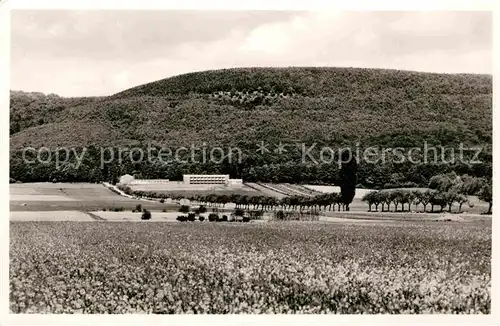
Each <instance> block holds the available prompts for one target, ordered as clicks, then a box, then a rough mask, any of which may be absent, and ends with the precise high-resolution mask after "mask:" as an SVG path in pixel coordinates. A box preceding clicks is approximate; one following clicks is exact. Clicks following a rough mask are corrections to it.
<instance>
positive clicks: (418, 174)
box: [10, 68, 492, 188]
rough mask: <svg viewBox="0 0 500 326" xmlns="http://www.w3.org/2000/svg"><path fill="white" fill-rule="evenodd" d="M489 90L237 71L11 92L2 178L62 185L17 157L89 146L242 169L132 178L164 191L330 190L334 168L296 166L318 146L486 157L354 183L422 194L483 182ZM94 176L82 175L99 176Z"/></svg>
mask: <svg viewBox="0 0 500 326" xmlns="http://www.w3.org/2000/svg"><path fill="white" fill-rule="evenodd" d="M491 89H492V78H491V76H489V75H468V74H455V75H453V74H430V73H418V72H408V71H397V70H381V69H354V68H238V69H227V70H217V71H205V72H199V73H190V74H185V75H180V76H176V77H172V78H167V79H164V80H160V81H157V82H153V83H149V84H145V85H141V86H138V87H135V88H132V89H129V90H126V91H124V92H121V93H118V94H115V95H113V96H109V97H101V98H97V97H96V98H62V97H58V96H54V95H43V94H30V93H22V92H21V93H19V92H12V93H11V111H10V114H11V128H10V129H11V137H10V145H11V153H13V154H12V155H11V177H13V178H14V179H17V180H32V181H33V180H37V178H42V179H44V180H47V179H48V180H50V179H52V178H53V177H52V176H51V175H52V174H54V175H58V173H59V174H61V173H62V174H63V175H66V174H65V173H66V172H64V173H63V172H61V171H58V172H57V173H56V172H54V171H52V167H51V168H49V169H47V173H45V174H44V176H43V177H41V176H37V175H38V174H37V173H35V172H33V171H31V169H32V168H33V167H30V166H23V165H22V164H23V163H22V162H20V161H19V159H18V158H19V153H17V154H16V153H15V152H16V151H18V150H19V149H22V148H24V147H26V146H33V147H37V148H39V147H42V146H46V147H49V148H52V149H55V148H57V147H76V148H81V147H89V146H93V147H94V148H96V151H97V153H99V148H100V147H107V146H111V147H113V148H115V149H116V148H118V147H129V148H131V147H135V146H138V147H141V148H145V147H146V146H147V145H148V144H153V145H158V146H164V147H168V148H170V149H172V150H175V149H176V148H179V147H182V146H186V147H189V146H191V145H195V146H202V145H203V144H206V146H207V147H208V148H212V147H215V146H223V147H226V148H227V147H238V148H240V149H241V150H242V151H243V160H242V161H241V162H239V163H238V164H234V163H233V164H225V165H224V164H221V165H218V166H214V165H213V164H191V163H189V164H177V165H176V166H174V167H172V166H168V167H163V168H159V167H158V166H149V165H148V164H143V165H141V166H140V169H142V171H143V172H144V173H145V174H146V175H148V176H149V177H159V178H162V177H167V178H170V179H172V180H175V179H176V176H178V174H179V173H180V171H184V172H186V173H187V172H189V171H191V172H193V173H202V172H203V173H205V172H206V173H209V172H210V171H214V172H216V171H221V172H226V173H229V174H231V176H232V177H243V178H244V179H246V180H249V181H262V182H289V183H295V182H299V181H301V182H306V181H307V182H309V183H311V182H312V183H334V182H336V181H338V173H337V172H335V171H336V170H335V167H332V166H333V164H319V165H318V164H313V163H312V162H305V163H303V162H300V158H301V153H300V146H301V145H304V146H306V147H310V146H314V149H313V150H312V153H313V155H314V156H315V157H318V153H319V152H320V150H321V148H322V147H323V146H328V147H331V148H332V149H334V150H335V149H337V148H340V147H346V146H349V147H353V146H358V145H357V144H359V146H360V148H361V149H363V148H367V147H370V146H378V147H380V148H394V147H404V148H410V147H422V146H423V145H424V143H427V144H428V145H429V146H438V145H441V146H444V147H447V148H454V149H457V148H458V146H459V144H461V143H463V144H464V145H465V146H480V147H483V151H482V153H481V161H482V162H483V163H482V164H477V165H473V166H466V165H463V164H451V165H450V164H448V165H443V166H439V165H436V166H435V165H433V164H413V165H409V164H406V165H405V164H400V165H395V164H385V165H373V164H371V165H367V164H361V165H360V168H359V170H358V178H359V180H360V181H359V182H358V183H361V184H362V185H364V186H366V187H379V188H381V187H384V186H385V185H386V184H398V185H399V184H404V183H408V182H412V183H414V184H417V185H422V184H427V182H428V181H429V178H430V177H432V176H433V175H435V174H438V173H447V172H451V171H455V172H456V173H460V174H464V173H467V174H470V175H472V176H477V177H487V178H490V177H491V160H492V155H491V143H492V138H491V137H492V117H491V115H492V95H491ZM263 141H264V142H266V143H267V144H268V146H269V149H270V152H269V153H267V154H266V155H261V154H259V153H256V145H257V144H259V143H261V142H263ZM280 142H281V143H283V144H285V145H286V146H287V147H286V152H285V153H281V154H277V153H276V152H274V151H273V150H275V146H276V145H277V144H279V143H280ZM98 161H99V155H98V154H96V155H93V156H92V157H90V158H89V159H88V161H86V163H85V166H86V168H88V169H90V170H92V171H94V170H95V169H97V170H99V169H100V164H99V162H98ZM125 167H128V166H127V165H126V164H125V163H124V164H122V167H121V168H120V169H121V170H125V171H124V173H129V172H130V171H128V170H127V169H125ZM36 169H38V167H37V168H36ZM132 169H134V168H133V167H132ZM97 170H96V172H95V173H93V174H90V175H94V174H95V175H96V176H98V175H101V172H102V171H101V172H97ZM12 171H17V172H15V173H14V172H12ZM69 171H70V170H69ZM68 173H69V172H68ZM72 173H73V172H71V173H69V174H68V175H72ZM78 175H80V176H81V178H89V177H88V176H86V175H85V174H78ZM105 175H106V176H105V177H106V178H108V177H111V176H110V175H107V174H106V173H105ZM401 175H403V177H401ZM79 178H80V177H79ZM71 179H72V180H73V179H75V178H74V177H71ZM92 179H93V177H92Z"/></svg>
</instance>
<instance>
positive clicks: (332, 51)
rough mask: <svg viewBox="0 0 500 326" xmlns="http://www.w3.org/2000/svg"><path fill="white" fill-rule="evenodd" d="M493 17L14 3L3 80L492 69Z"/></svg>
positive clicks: (31, 84) (62, 89)
mask: <svg viewBox="0 0 500 326" xmlns="http://www.w3.org/2000/svg"><path fill="white" fill-rule="evenodd" d="M492 21H493V19H492V13H491V12H488V11H482V12H481V11H468V12H464V11H429V12H418V11H407V12H402V11H399V12H397V11H391V12H383V11H338V10H323V11H202V10H197V11H186V10H163V11H152V10H140V11H122V10H90V11H79V10H13V11H12V15H11V56H10V57H11V66H10V68H11V69H10V70H11V87H10V88H11V89H22V90H36V91H38V92H41V93H44V94H45V93H54V94H58V95H60V96H63V97H89V96H109V95H112V94H116V93H119V92H120V91H123V90H126V89H129V88H131V87H135V86H137V85H142V84H146V83H149V82H153V81H156V80H161V79H165V78H169V77H173V76H176V75H179V74H183V73H190V72H197V71H206V70H218V69H222V68H226V69H228V68H233V67H234V68H236V67H290V66H294V67H346V68H347V67H358V68H368V67H370V68H373V69H396V70H405V71H418V72H429V73H448V74H459V73H461V74H464V73H465V74H492V72H493V65H492V63H493V54H492V52H493V51H492V47H493V36H492V34H493V31H492Z"/></svg>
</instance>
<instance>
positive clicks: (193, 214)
mask: <svg viewBox="0 0 500 326" xmlns="http://www.w3.org/2000/svg"><path fill="white" fill-rule="evenodd" d="M187 220H188V221H189V222H194V221H196V215H195V213H189V214H188V217H187Z"/></svg>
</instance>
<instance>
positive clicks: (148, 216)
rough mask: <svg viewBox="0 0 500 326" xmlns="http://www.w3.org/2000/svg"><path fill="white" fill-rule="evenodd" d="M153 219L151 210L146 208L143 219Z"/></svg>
mask: <svg viewBox="0 0 500 326" xmlns="http://www.w3.org/2000/svg"><path fill="white" fill-rule="evenodd" d="M150 219H151V212H150V211H148V210H147V209H144V211H143V212H142V216H141V220H150Z"/></svg>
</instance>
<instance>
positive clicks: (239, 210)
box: [234, 208, 245, 216]
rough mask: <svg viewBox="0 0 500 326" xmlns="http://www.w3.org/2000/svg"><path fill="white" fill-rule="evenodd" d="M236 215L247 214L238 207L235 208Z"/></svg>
mask: <svg viewBox="0 0 500 326" xmlns="http://www.w3.org/2000/svg"><path fill="white" fill-rule="evenodd" d="M234 215H236V216H243V215H245V212H244V211H243V210H242V209H241V208H236V209H235V210H234Z"/></svg>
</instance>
